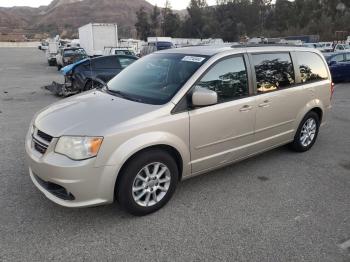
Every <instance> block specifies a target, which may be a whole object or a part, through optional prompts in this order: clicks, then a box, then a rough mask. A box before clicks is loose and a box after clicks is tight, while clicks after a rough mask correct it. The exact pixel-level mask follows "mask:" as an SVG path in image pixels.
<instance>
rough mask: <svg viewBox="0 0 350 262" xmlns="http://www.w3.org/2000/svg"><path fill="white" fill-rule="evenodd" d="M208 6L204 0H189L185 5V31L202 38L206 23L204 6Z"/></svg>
mask: <svg viewBox="0 0 350 262" xmlns="http://www.w3.org/2000/svg"><path fill="white" fill-rule="evenodd" d="M207 7H208V5H207V2H206V0H191V2H190V4H189V6H188V7H187V12H188V17H187V23H186V31H187V34H188V35H189V36H192V37H193V38H204V37H205V36H206V34H205V25H206V19H205V17H206V8H207Z"/></svg>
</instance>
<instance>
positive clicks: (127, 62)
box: [119, 57, 136, 68]
mask: <svg viewBox="0 0 350 262" xmlns="http://www.w3.org/2000/svg"><path fill="white" fill-rule="evenodd" d="M135 60H136V59H134V58H130V57H119V63H120V65H121V67H122V68H125V67H127V66H128V65H130V64H132V63H134V62H135Z"/></svg>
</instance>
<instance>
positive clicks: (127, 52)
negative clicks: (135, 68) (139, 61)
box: [114, 50, 134, 55]
mask: <svg viewBox="0 0 350 262" xmlns="http://www.w3.org/2000/svg"><path fill="white" fill-rule="evenodd" d="M114 54H115V55H134V53H133V52H131V51H129V50H115V52H114Z"/></svg>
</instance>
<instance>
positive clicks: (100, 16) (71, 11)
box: [0, 0, 153, 41]
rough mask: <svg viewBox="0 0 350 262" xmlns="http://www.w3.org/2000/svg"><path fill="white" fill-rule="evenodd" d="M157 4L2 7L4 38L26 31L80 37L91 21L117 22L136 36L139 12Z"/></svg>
mask: <svg viewBox="0 0 350 262" xmlns="http://www.w3.org/2000/svg"><path fill="white" fill-rule="evenodd" d="M140 7H144V8H145V10H146V12H151V11H152V8H153V6H152V5H151V4H150V3H148V2H147V1H145V0H99V1H96V0H54V1H52V2H51V3H50V4H49V5H48V6H40V7H38V8H32V7H10V8H4V7H0V33H1V34H0V35H2V36H3V37H0V41H1V40H2V38H4V36H6V35H7V36H10V35H13V34H15V35H18V34H24V35H26V36H27V37H29V38H39V36H40V38H43V37H44V36H49V35H50V36H53V35H55V34H60V35H61V36H62V37H77V33H78V28H79V27H80V26H82V25H85V24H87V23H91V22H93V23H117V24H118V27H119V35H120V36H121V37H136V29H135V23H136V12H137V11H138V10H139V9H140Z"/></svg>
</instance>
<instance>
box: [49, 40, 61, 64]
mask: <svg viewBox="0 0 350 262" xmlns="http://www.w3.org/2000/svg"><path fill="white" fill-rule="evenodd" d="M58 48H59V42H58V41H56V40H50V41H49V43H48V48H47V49H46V59H47V63H48V64H49V66H55V65H56V55H57V53H58Z"/></svg>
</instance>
